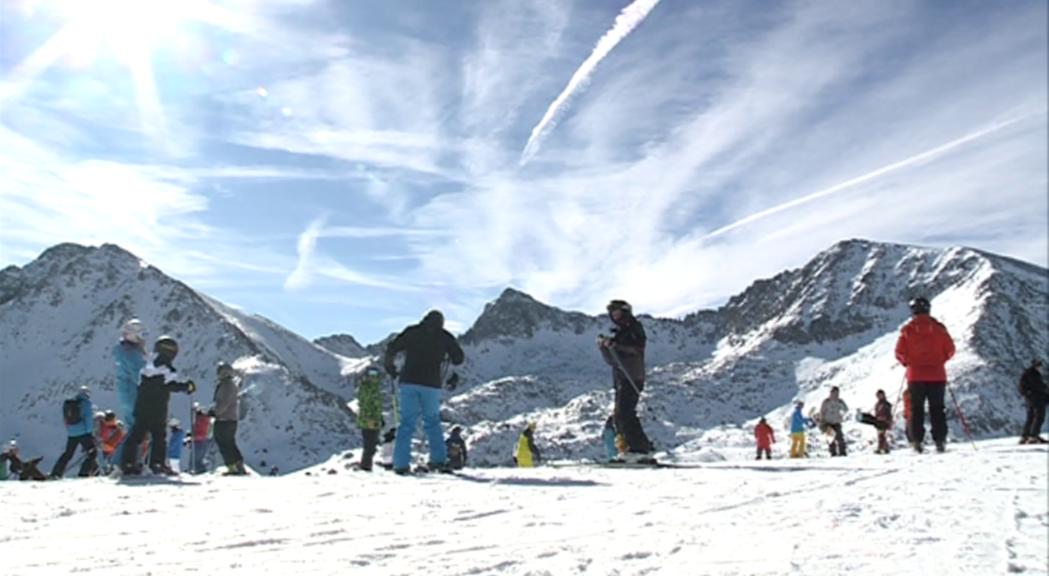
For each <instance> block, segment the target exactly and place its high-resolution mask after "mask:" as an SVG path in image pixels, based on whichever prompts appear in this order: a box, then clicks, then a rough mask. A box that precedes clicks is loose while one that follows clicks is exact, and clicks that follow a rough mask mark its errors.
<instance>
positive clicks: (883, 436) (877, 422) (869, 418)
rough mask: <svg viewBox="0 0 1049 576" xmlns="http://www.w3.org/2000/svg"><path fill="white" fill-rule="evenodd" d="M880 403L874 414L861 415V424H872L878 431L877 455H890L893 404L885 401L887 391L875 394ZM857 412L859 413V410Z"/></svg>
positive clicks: (876, 406)
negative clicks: (889, 435)
mask: <svg viewBox="0 0 1049 576" xmlns="http://www.w3.org/2000/svg"><path fill="white" fill-rule="evenodd" d="M875 396H877V398H878V401H877V402H876V403H875V404H874V413H873V414H870V413H867V412H861V413H860V422H862V423H864V424H870V425H871V426H874V428H875V429H876V430H877V431H878V449H877V450H876V451H875V454H888V453H889V438H888V433H889V430H891V429H892V404H889V401H888V400H886V399H885V391H884V390H878V392H877V393H875ZM857 411H859V410H858V409H857Z"/></svg>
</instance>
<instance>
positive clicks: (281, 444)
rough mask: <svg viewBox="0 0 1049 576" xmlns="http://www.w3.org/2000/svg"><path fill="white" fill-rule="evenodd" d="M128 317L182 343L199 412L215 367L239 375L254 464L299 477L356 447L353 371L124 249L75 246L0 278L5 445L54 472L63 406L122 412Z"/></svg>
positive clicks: (176, 403)
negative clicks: (348, 406)
mask: <svg viewBox="0 0 1049 576" xmlns="http://www.w3.org/2000/svg"><path fill="white" fill-rule="evenodd" d="M132 316H135V317H138V318H140V319H141V320H142V321H143V322H144V323H145V325H146V326H147V327H148V329H149V331H150V334H149V340H150V341H152V340H155V339H156V337H158V336H160V335H161V334H169V335H172V336H174V337H175V338H176V339H177V341H178V342H179V345H180V349H181V350H180V354H179V357H178V358H177V359H176V361H175V365H176V367H178V368H179V369H180V371H181V373H182V374H183V375H184V376H186V377H189V378H192V379H193V380H195V381H196V382H197V383H198V385H199V390H198V392H197V394H196V399H198V400H199V401H201V403H202V404H205V405H207V404H210V402H211V396H212V394H213V392H214V384H215V380H214V366H215V365H216V364H217V362H218V361H220V360H224V361H228V362H232V363H233V365H234V366H235V367H236V368H238V369H239V370H241V371H242V372H243V373H244V375H245V382H244V386H243V395H242V401H243V403H244V409H243V410H244V412H245V413H246V418H245V420H244V422H242V424H241V431H240V438H241V442H242V447H243V448H244V452H245V455H246V457H247V458H248V461H249V463H250V464H251V465H252V466H264V467H266V468H267V469H268V467H269V466H273V465H276V466H279V467H280V468H282V469H285V470H288V469H293V468H295V467H300V466H303V465H306V464H309V463H314V462H317V461H318V460H320V459H323V458H325V457H327V456H328V455H330V454H332V453H333V452H335V451H336V450H340V449H344V448H345V447H346V446H347V445H348V444H350V443H353V442H355V441H356V438H357V434H356V432H355V430H353V426H352V425H353V422H352V419H351V418H350V416H349V414H348V413H347V412H346V411H345V410H344V408H342V401H341V400H340V398H339V397H338V396H336V394H337V393H339V392H340V389H341V387H342V386H343V385H344V382H343V379H342V378H341V376H340V374H341V372H342V370H343V369H344V368H346V367H348V368H350V369H352V368H353V364H352V362H351V361H348V360H346V359H342V358H339V357H336V356H335V355H333V354H331V353H329V352H327V351H325V350H323V349H321V348H319V347H318V346H316V345H314V344H312V343H310V342H308V341H306V340H304V339H302V338H300V337H299V336H297V335H295V334H293V333H291V332H288V331H287V330H285V329H283V328H281V327H279V326H277V325H275V324H273V323H272V322H269V321H268V320H266V319H264V318H261V317H258V316H250V315H247V314H244V313H242V312H239V311H236V310H234V309H232V308H229V307H227V306H225V305H223V304H221V303H219V302H216V301H215V300H213V299H211V298H208V297H206V296H203V295H201V294H199V293H197V292H194V291H193V290H192V289H190V288H189V287H188V286H186V285H184V284H182V283H180V282H178V281H176V280H173V279H171V278H169V277H167V276H165V275H164V274H163V273H162V272H161V271H159V270H157V269H156V268H154V267H152V266H149V265H147V264H146V263H144V262H142V261H140V260H139V259H138V258H136V257H135V256H133V255H131V254H130V253H128V252H126V251H124V250H122V249H120V248H119V247H116V246H112V245H104V246H102V247H100V248H85V247H82V246H76V245H72V244H62V245H59V246H55V247H53V248H51V249H49V250H47V251H45V252H44V253H43V254H42V255H41V256H40V257H39V258H38V259H37V260H35V261H33V262H32V263H30V264H29V265H27V266H25V267H24V268H14V267H10V268H7V269H5V270H3V271H2V272H0V327H2V330H0V394H2V402H0V437H2V438H12V437H16V438H18V439H19V440H20V442H21V443H22V445H23V449H24V450H25V451H26V453H29V454H41V455H45V456H47V460H46V461H45V465H46V466H50V463H51V462H53V461H54V458H55V457H56V456H57V454H58V452H60V450H61V447H62V446H63V445H64V438H65V432H64V429H63V427H62V422H61V415H60V405H61V401H62V399H64V398H66V397H68V396H69V395H71V394H73V393H75V391H76V389H77V388H78V387H79V386H81V385H88V386H90V387H91V389H92V398H93V400H94V402H95V404H96V407H97V408H98V409H106V408H113V409H117V408H118V406H117V404H116V397H115V391H114V386H115V381H114V379H115V378H114V368H113V362H112V359H111V355H110V349H111V347H112V346H113V345H114V344H115V343H116V341H117V338H118V336H119V328H120V326H121V325H122V324H123V322H124V321H125V320H127V319H128V318H130V317H132ZM171 412H172V415H174V416H178V417H181V418H182V419H183V420H186V419H188V417H189V399H188V398H187V397H186V396H184V395H175V396H174V397H173V398H172V404H171ZM264 463H265V464H264Z"/></svg>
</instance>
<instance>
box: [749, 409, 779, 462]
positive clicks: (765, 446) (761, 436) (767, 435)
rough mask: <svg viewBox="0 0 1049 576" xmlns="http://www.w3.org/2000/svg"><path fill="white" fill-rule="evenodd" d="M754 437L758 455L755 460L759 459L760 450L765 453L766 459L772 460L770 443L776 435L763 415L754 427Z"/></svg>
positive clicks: (774, 439)
mask: <svg viewBox="0 0 1049 576" xmlns="http://www.w3.org/2000/svg"><path fill="white" fill-rule="evenodd" d="M754 439H755V440H757V442H758V457H757V458H755V460H761V454H762V452H764V453H765V459H766V460H772V443H773V442H775V441H776V436H775V434H773V433H772V426H769V423H768V422H766V421H765V418H764V417H763V418H762V419H761V420H760V421H759V422H758V425H757V426H755V427H754Z"/></svg>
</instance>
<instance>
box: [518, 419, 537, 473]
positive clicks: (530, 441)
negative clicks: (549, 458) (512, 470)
mask: <svg viewBox="0 0 1049 576" xmlns="http://www.w3.org/2000/svg"><path fill="white" fill-rule="evenodd" d="M542 459H543V455H542V454H541V453H540V452H539V447H538V446H536V445H535V422H529V423H528V426H525V429H524V430H522V431H521V435H520V436H518V438H517V449H516V450H514V462H515V463H516V464H517V467H518V468H535V466H536V465H537V464H539V462H541V461H542Z"/></svg>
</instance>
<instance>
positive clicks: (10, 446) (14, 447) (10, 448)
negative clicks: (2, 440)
mask: <svg viewBox="0 0 1049 576" xmlns="http://www.w3.org/2000/svg"><path fill="white" fill-rule="evenodd" d="M4 452H5V453H11V454H14V453H15V452H18V442H17V441H16V440H12V441H10V442H8V443H7V446H4Z"/></svg>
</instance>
